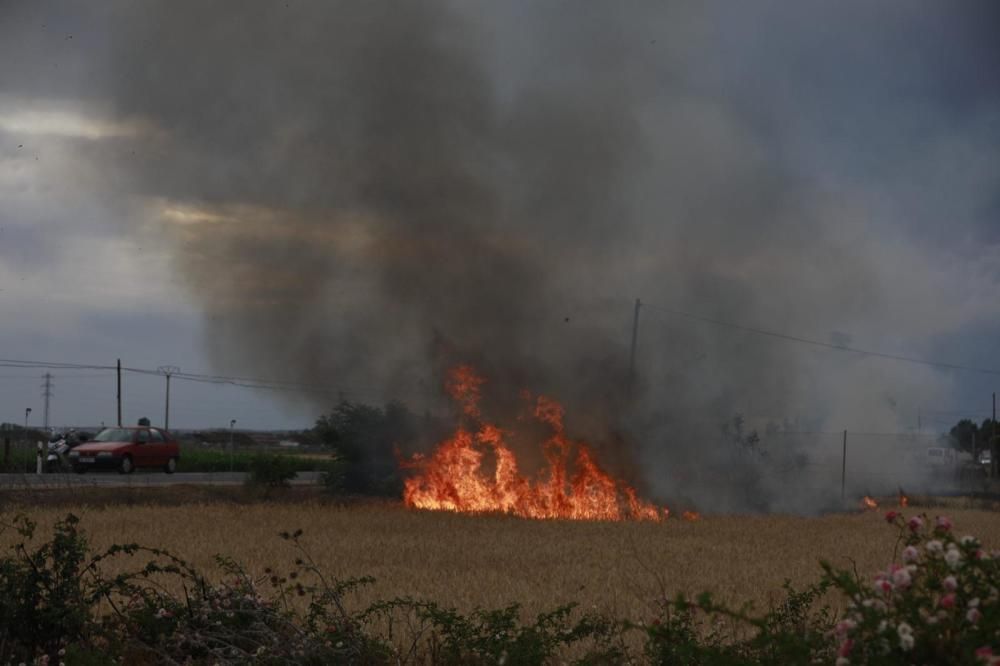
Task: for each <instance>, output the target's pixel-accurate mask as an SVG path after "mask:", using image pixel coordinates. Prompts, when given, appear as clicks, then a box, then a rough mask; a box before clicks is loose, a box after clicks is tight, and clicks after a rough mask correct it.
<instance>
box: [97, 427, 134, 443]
mask: <svg viewBox="0 0 1000 666" xmlns="http://www.w3.org/2000/svg"><path fill="white" fill-rule="evenodd" d="M91 441H93V442H131V441H132V431H131V430H127V429H125V428H106V429H105V430H102V431H101V432H99V433H97V436H96V437H94V439H92V440H91Z"/></svg>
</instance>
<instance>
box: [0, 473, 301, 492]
mask: <svg viewBox="0 0 1000 666" xmlns="http://www.w3.org/2000/svg"><path fill="white" fill-rule="evenodd" d="M319 474H320V473H319V472H299V475H298V477H296V478H295V479H293V480H292V484H293V485H310V484H314V483H317V482H318V481H319ZM245 480H246V474H244V473H243V472H217V473H202V472H178V473H177V474H164V473H163V472H142V471H137V472H134V473H133V474H128V475H125V474H118V473H116V472H87V473H86V474H42V475H40V476H39V475H36V474H0V489H3V488H18V487H22V488H23V487H25V486H29V487H32V488H67V487H73V488H79V487H87V486H100V487H102V488H127V487H137V486H181V485H199V486H235V485H239V484H241V483H243V482H244V481H245Z"/></svg>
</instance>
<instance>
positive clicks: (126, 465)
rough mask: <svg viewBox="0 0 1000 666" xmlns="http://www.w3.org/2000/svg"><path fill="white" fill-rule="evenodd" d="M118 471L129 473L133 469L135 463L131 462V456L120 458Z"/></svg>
mask: <svg viewBox="0 0 1000 666" xmlns="http://www.w3.org/2000/svg"><path fill="white" fill-rule="evenodd" d="M118 471H119V472H121V473H122V474H131V473H132V472H133V471H135V465H134V464H132V456H125V457H123V458H122V463H121V467H119V468H118Z"/></svg>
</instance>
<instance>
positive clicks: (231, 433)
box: [229, 419, 236, 472]
mask: <svg viewBox="0 0 1000 666" xmlns="http://www.w3.org/2000/svg"><path fill="white" fill-rule="evenodd" d="M235 426H236V419H233V420H231V421H230V422H229V471H230V472H232V471H233V428H234V427H235Z"/></svg>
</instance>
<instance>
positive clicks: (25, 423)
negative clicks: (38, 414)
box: [23, 407, 31, 471]
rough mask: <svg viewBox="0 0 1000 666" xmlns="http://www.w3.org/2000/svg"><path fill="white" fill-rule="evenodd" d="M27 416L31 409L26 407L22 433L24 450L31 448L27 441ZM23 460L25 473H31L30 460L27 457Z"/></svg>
mask: <svg viewBox="0 0 1000 666" xmlns="http://www.w3.org/2000/svg"><path fill="white" fill-rule="evenodd" d="M29 416H31V407H26V408H25V409H24V433H23V434H24V444H25V447H24V448H25V449H28V448H30V446H31V442H30V441H28V417H29ZM25 458H26V459H27V460H26V461H25V467H26V468H27V469H26V470H25V471H31V462H30V460H31V459H30V457H28V456H25Z"/></svg>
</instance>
